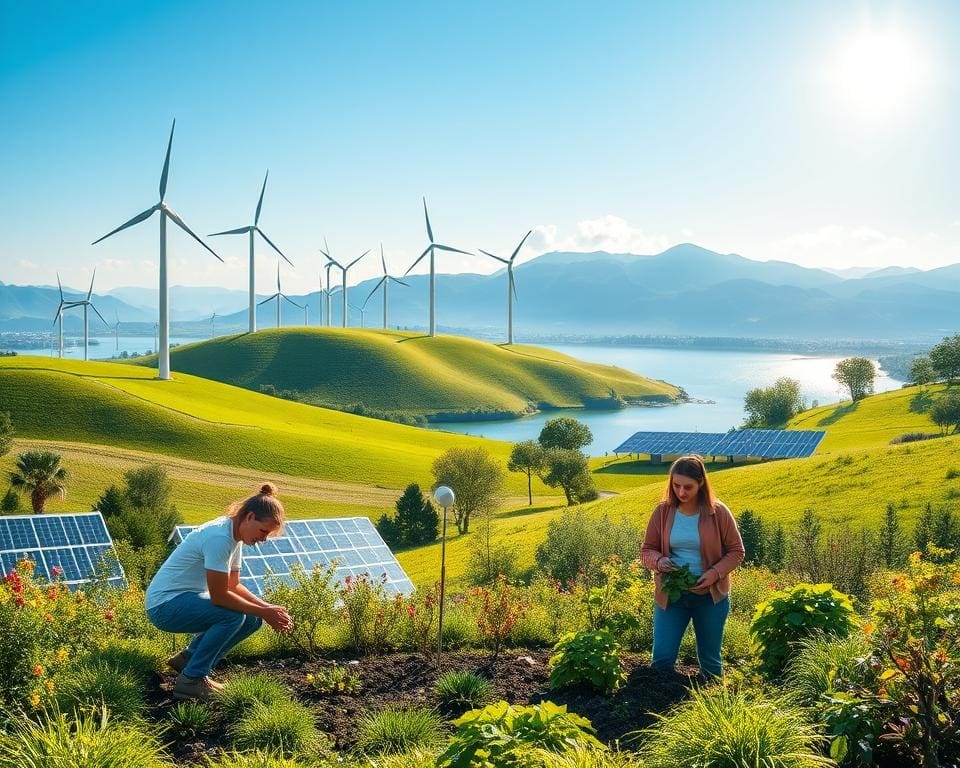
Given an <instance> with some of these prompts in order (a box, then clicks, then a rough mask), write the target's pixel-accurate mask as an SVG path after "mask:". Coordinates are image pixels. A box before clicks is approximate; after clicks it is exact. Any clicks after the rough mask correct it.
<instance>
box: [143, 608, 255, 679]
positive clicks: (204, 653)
mask: <svg viewBox="0 0 960 768" xmlns="http://www.w3.org/2000/svg"><path fill="white" fill-rule="evenodd" d="M147 618H149V619H150V621H151V622H152V623H153V625H154V626H155V627H156V628H157V629H162V630H163V631H164V632H190V633H194V632H195V633H196V635H195V636H194V638H193V640H191V641H190V645H188V646H187V653H188V654H189V655H190V660H189V661H188V662H187V666H186V667H184V669H183V674H184V675H185V676H186V677H206V676H207V675H209V674H210V670H211V669H213V668H214V666H216V664H217V662H218V661H220V659H222V658H223V657H224V656H226V655H227V651H229V650H230V649H231V648H233V647H234V646H235V645H236V644H237V643H239V642H240V641H241V640H243V639H245V638H247V637H249V636H250V635H252V634H253V633H254V632H256V631H257V630H258V629H259V628H260V626H261V625H262V624H263V619H261V618H260V617H259V616H252V615H250V614H246V613H240V612H239V611H232V610H230V609H229V608H221V607H220V606H217V605H214V604H213V603H211V602H210V598H209V597H200V595H197V594H194V593H193V592H185V593H183V594H182V595H177V596H176V597H174V598H172V599H170V600H168V601H167V602H165V603H162V604H161V605H157V606H154V607H153V608H151V609H150V610H148V611H147Z"/></svg>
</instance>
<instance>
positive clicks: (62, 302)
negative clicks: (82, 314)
mask: <svg viewBox="0 0 960 768" xmlns="http://www.w3.org/2000/svg"><path fill="white" fill-rule="evenodd" d="M57 287H58V288H59V289H60V303H59V304H58V305H57V314H56V315H54V318H53V322H54V323H56V322H57V321H58V320H59V321H60V341H59V349H60V357H61V358H62V357H63V310H65V309H70V307H78V306H80V302H78V301H67V300H66V299H64V298H63V285H62V284H61V282H60V273H59V272H57Z"/></svg>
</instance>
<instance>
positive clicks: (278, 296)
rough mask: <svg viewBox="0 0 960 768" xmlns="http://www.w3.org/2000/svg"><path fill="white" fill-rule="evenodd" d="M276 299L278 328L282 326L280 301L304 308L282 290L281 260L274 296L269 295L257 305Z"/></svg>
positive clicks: (278, 266) (278, 265) (278, 264)
mask: <svg viewBox="0 0 960 768" xmlns="http://www.w3.org/2000/svg"><path fill="white" fill-rule="evenodd" d="M274 299H276V300H277V328H280V302H282V301H284V300H286V301H288V302H289V303H290V304H293V306H295V307H296V308H297V309H303V306H302V305H301V304H297V302H295V301H293V300H292V299H290V298H289V297H288V296H287V295H286V294H284V292H283V291H281V290H280V263H279V262H277V292H276V293H275V294H273V296H268V297H267V298H265V299H264V300H263V301H261V302H260V304H257V306H258V307H259V306H261V305H263V304H266V303H267V302H268V301H273V300H274Z"/></svg>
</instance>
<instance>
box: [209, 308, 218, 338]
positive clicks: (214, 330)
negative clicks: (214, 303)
mask: <svg viewBox="0 0 960 768" xmlns="http://www.w3.org/2000/svg"><path fill="white" fill-rule="evenodd" d="M210 338H211V339H215V338H217V313H216V312H214V313H213V316H212V317H211V318H210Z"/></svg>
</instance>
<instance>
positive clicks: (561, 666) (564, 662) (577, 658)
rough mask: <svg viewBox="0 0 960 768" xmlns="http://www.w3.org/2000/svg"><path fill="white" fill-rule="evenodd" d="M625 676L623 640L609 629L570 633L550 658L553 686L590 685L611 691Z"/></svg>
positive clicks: (617, 686) (600, 689) (606, 691)
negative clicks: (621, 651)
mask: <svg viewBox="0 0 960 768" xmlns="http://www.w3.org/2000/svg"><path fill="white" fill-rule="evenodd" d="M625 679H626V676H625V675H624V673H623V666H622V665H621V663H620V643H618V642H617V641H616V639H615V638H614V636H613V634H612V633H611V632H610V630H608V629H596V630H585V631H583V632H577V633H568V634H566V635H564V636H563V637H562V638H560V641H559V642H558V643H557V644H556V646H555V647H554V654H553V656H551V657H550V687H551V688H560V687H562V686H565V685H578V684H583V683H585V684H587V685H590V686H592V687H593V688H596V689H597V690H598V691H603V692H604V693H609V692H610V691H614V690H616V689H617V688H619V687H620V685H621V684H622V683H623V681H624V680H625Z"/></svg>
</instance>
